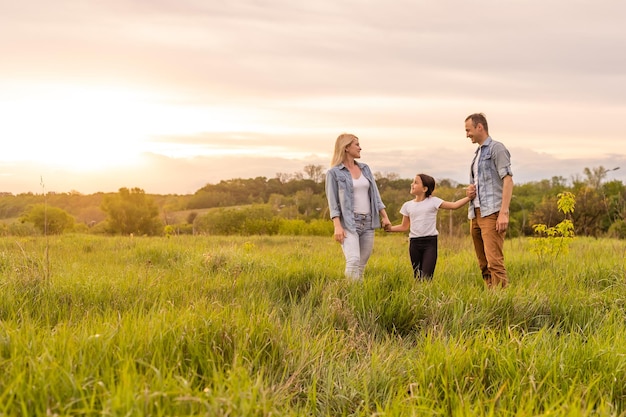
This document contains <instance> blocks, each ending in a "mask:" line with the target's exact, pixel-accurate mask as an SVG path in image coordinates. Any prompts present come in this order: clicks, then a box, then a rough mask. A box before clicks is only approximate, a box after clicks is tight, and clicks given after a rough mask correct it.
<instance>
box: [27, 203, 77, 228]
mask: <svg viewBox="0 0 626 417" xmlns="http://www.w3.org/2000/svg"><path fill="white" fill-rule="evenodd" d="M20 220H21V222H22V223H26V222H28V223H32V224H33V225H34V226H35V228H37V230H39V232H40V233H41V234H46V233H47V234H51V235H59V234H61V233H63V232H65V231H68V230H72V228H73V227H74V218H73V217H72V216H70V214H69V213H67V212H66V211H65V210H63V209H60V208H58V207H49V206H47V205H45V204H35V205H34V206H32V207H31V208H30V209H29V210H28V211H27V212H26V213H25V214H24V215H23V216H22V217H21V218H20Z"/></svg>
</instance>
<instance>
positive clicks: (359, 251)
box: [341, 213, 374, 280]
mask: <svg viewBox="0 0 626 417" xmlns="http://www.w3.org/2000/svg"><path fill="white" fill-rule="evenodd" d="M354 222H355V223H356V233H355V232H351V231H349V230H346V238H345V239H344V241H343V244H342V245H341V248H342V249H343V254H344V256H345V257H346V271H345V274H346V277H348V278H350V279H354V280H360V279H362V278H363V271H364V270H365V265H366V264H367V261H368V260H369V258H370V255H371V254H372V250H373V249H374V229H373V228H372V215H371V214H356V213H355V214H354Z"/></svg>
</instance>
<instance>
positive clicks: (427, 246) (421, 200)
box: [385, 174, 470, 279]
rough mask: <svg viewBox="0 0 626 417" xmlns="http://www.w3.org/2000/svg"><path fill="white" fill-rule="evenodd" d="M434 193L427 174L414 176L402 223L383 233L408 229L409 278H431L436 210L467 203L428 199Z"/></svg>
mask: <svg viewBox="0 0 626 417" xmlns="http://www.w3.org/2000/svg"><path fill="white" fill-rule="evenodd" d="M434 190H435V179H434V178H433V177H431V176H430V175H426V174H417V175H416V176H415V179H414V180H413V182H412V183H411V194H412V195H414V196H415V199H413V200H410V201H407V202H406V203H404V204H403V205H402V208H401V209H400V214H402V223H401V224H399V225H396V226H388V227H385V230H386V231H387V232H406V231H407V230H409V239H410V240H409V242H410V243H409V256H410V257H411V265H413V276H414V277H416V278H420V279H432V277H433V274H434V272H435V265H436V264H437V235H438V234H439V232H437V210H439V209H440V208H443V209H447V210H456V209H458V208H460V207H462V206H464V205H465V204H467V203H468V202H469V201H470V198H469V197H463V198H462V199H460V200H457V201H455V202H450V201H444V200H442V199H441V198H439V197H434V196H431V194H432V192H433V191H434Z"/></svg>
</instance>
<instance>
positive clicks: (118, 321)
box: [0, 233, 626, 416]
mask: <svg viewBox="0 0 626 417" xmlns="http://www.w3.org/2000/svg"><path fill="white" fill-rule="evenodd" d="M529 243H530V242H529V240H528V239H509V240H507V241H506V248H505V250H506V263H507V267H508V270H509V275H510V279H511V285H510V287H509V288H507V289H506V290H499V291H490V290H486V289H485V288H484V287H483V284H482V282H481V278H480V275H479V271H478V268H477V265H476V261H475V258H474V254H473V250H472V248H471V242H470V238H469V237H463V238H443V237H442V238H441V240H440V242H439V248H440V253H439V262H438V265H437V269H436V271H435V277H434V279H433V281H432V282H416V281H415V280H414V279H413V277H412V272H411V269H410V264H409V260H408V253H407V243H406V237H405V236H402V235H400V234H384V233H381V234H379V235H377V236H376V246H375V249H374V254H373V256H372V258H371V260H370V263H369V266H368V269H367V271H366V276H365V279H364V280H363V281H362V282H350V281H347V280H346V279H345V278H343V274H342V271H343V256H342V254H341V249H340V247H339V246H338V244H336V243H334V242H333V241H332V239H331V238H330V237H288V236H279V237H276V236H275V237H263V236H254V237H242V236H233V237H217V236H209V237H206V236H204V237H203V236H171V237H169V238H166V237H158V238H157V237H151V238H146V237H135V238H131V237H102V236H89V235H61V236H55V237H48V238H45V237H24V238H15V237H2V238H0V416H34V415H48V416H69V415H81V416H103V415H109V416H118V415H125V416H186V415H207V416H302V415H308V416H374V415H375V416H548V415H549V416H621V415H626V343H624V341H625V340H626V242H625V241H623V240H622V241H620V240H609V239H593V238H583V237H580V238H576V239H575V240H574V241H573V243H572V245H571V248H570V252H569V253H568V254H561V255H560V256H557V257H551V258H546V257H544V258H539V257H538V256H537V255H536V254H534V253H532V252H531V251H530V250H529Z"/></svg>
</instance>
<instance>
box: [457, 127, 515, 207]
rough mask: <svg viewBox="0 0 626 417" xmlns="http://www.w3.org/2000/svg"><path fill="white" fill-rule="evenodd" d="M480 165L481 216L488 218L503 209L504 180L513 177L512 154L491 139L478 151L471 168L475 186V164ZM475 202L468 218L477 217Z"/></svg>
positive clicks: (479, 192)
mask: <svg viewBox="0 0 626 417" xmlns="http://www.w3.org/2000/svg"><path fill="white" fill-rule="evenodd" d="M479 149H481V151H480V159H479V160H478V161H476V157H477V156H478V150H479ZM476 163H477V164H478V199H479V201H480V207H479V208H480V216H481V217H486V216H489V215H490V214H493V213H497V212H498V211H500V207H502V189H503V184H504V181H503V178H504V177H506V176H507V175H510V176H513V172H512V171H511V154H510V153H509V151H508V150H507V149H506V147H505V146H504V145H503V144H502V143H500V142H497V141H495V140H493V139H492V138H491V136H489V137H487V140H485V142H484V143H483V144H482V145H481V146H480V147H479V148H477V149H476V154H475V155H474V160H473V161H472V165H471V167H470V184H474V183H475V181H474V170H473V169H472V167H473V166H474V164H476ZM474 209H475V207H474V201H473V200H472V201H470V204H469V208H468V217H469V218H470V219H473V218H475V217H476V213H475V211H474Z"/></svg>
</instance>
